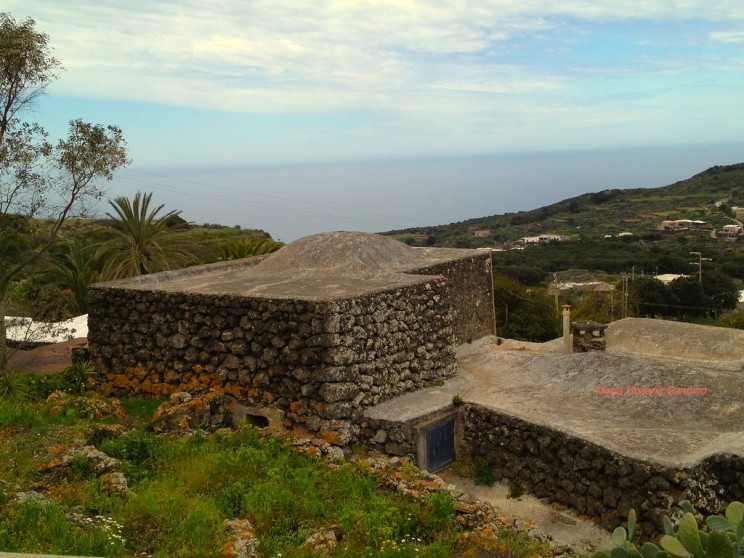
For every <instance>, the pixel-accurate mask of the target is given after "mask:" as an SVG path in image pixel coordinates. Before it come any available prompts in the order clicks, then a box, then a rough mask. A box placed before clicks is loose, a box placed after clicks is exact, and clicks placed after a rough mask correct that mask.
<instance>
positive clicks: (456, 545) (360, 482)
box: [0, 397, 544, 557]
mask: <svg viewBox="0 0 744 558" xmlns="http://www.w3.org/2000/svg"><path fill="white" fill-rule="evenodd" d="M156 403H157V400H138V401H135V400H131V401H127V400H125V401H123V406H124V408H125V409H127V410H128V411H130V412H132V413H136V414H137V416H131V417H128V418H127V423H130V424H137V423H139V424H140V425H141V426H139V427H136V428H134V429H132V430H130V431H129V432H128V433H127V434H125V435H123V436H121V437H118V438H114V439H110V438H106V437H105V436H104V437H100V436H99V437H96V438H95V443H96V446H97V447H98V448H99V449H100V450H101V451H103V452H105V453H106V454H108V455H111V456H112V457H116V458H117V459H119V460H120V461H121V471H122V472H123V473H124V474H125V475H126V477H127V479H128V482H129V487H130V492H129V494H128V495H127V496H126V497H122V496H121V495H118V494H115V493H113V494H112V493H110V492H107V491H106V490H105V489H104V488H103V486H102V485H101V482H100V481H99V480H98V479H97V478H96V476H95V474H94V473H93V472H92V470H91V465H92V464H91V462H90V461H89V460H88V459H87V458H84V457H77V458H75V459H73V461H72V463H71V464H70V467H69V473H68V474H67V476H66V477H65V478H62V479H57V480H56V481H54V482H53V477H50V476H48V475H46V476H45V475H43V474H41V473H40V472H39V471H40V470H41V469H42V466H43V465H44V463H45V462H46V461H48V460H49V459H50V457H51V456H50V453H49V452H50V449H51V448H54V447H63V448H69V447H71V446H72V444H73V440H74V438H75V437H76V436H78V437H79V436H80V435H81V434H84V433H86V432H90V431H91V430H92V428H91V423H90V421H88V420H87V419H85V418H84V417H82V416H75V415H69V416H51V415H49V414H48V413H47V410H46V407H45V406H44V405H43V404H42V403H40V402H35V401H32V400H29V399H22V398H19V397H15V398H13V399H11V398H4V399H0V460H2V462H3V463H4V467H3V468H2V469H0V503H2V504H3V505H2V506H0V550H2V551H11V552H37V553H58V554H75V555H86V554H89V555H90V554H93V555H101V556H133V555H138V556H160V557H165V556H169V557H170V556H217V555H218V554H219V550H220V548H221V547H222V545H223V544H224V543H225V542H226V534H225V530H224V521H225V520H226V519H233V518H239V519H249V520H250V521H251V523H252V524H253V525H254V526H255V529H256V536H257V537H258V540H259V541H260V544H259V548H258V551H259V552H260V553H261V554H262V555H263V556H279V555H281V556H284V557H292V556H304V555H305V554H304V551H303V550H302V545H303V544H304V542H305V540H306V539H307V538H308V537H309V536H310V535H312V534H313V533H316V532H319V531H322V530H324V529H327V528H328V527H329V526H331V525H337V526H338V529H339V530H340V532H341V533H342V534H343V537H342V539H341V542H340V544H339V547H338V548H337V549H336V550H335V551H334V552H333V553H332V555H335V556H351V557H355V556H357V557H363V556H364V557H371V556H442V557H444V556H458V555H464V554H467V552H466V550H467V549H468V548H470V549H471V550H472V546H468V545H471V544H472V542H468V540H469V539H468V538H467V536H466V534H465V532H464V531H463V528H462V527H461V526H460V525H459V524H458V523H457V522H456V521H455V520H454V517H455V505H454V501H453V499H452V496H451V495H450V494H449V493H447V492H438V493H432V494H430V495H428V497H427V498H425V499H424V500H419V501H416V500H413V499H411V498H408V497H404V496H402V495H400V494H397V493H392V492H389V491H388V490H385V489H383V488H382V485H381V484H380V482H379V481H378V479H377V478H376V477H375V476H373V475H371V474H369V473H367V472H366V465H364V466H363V465H362V464H360V465H355V464H354V463H348V464H343V465H341V466H339V467H337V468H328V467H327V466H325V465H324V464H323V463H322V462H320V461H317V460H312V459H310V458H307V457H304V456H302V455H300V454H298V453H295V452H293V451H291V450H290V449H288V448H287V447H285V446H284V445H283V443H282V442H281V441H280V440H278V439H275V438H271V437H264V436H261V435H260V434H259V432H258V431H257V430H255V429H253V428H251V427H247V428H245V429H243V430H240V431H236V432H232V431H230V432H218V433H216V434H213V435H210V436H208V437H205V436H191V437H181V438H172V437H156V436H155V435H153V434H152V433H151V432H149V431H147V430H146V425H147V424H148V422H149V411H150V410H151V409H152V408H153V407H154V406H155V405H156ZM408 473H409V472H408V471H407V474H408ZM410 474H413V473H410ZM32 487H33V488H34V489H36V490H37V491H41V492H42V493H43V494H44V497H45V500H44V501H41V502H33V501H26V502H24V503H19V502H18V501H17V500H16V499H15V497H14V495H15V493H17V492H26V491H28V490H30V489H31V488H32ZM473 540H475V539H473ZM510 540H511V539H510ZM514 541H515V542H514V543H513V544H512V543H509V544H510V545H511V546H509V548H510V549H511V548H512V547H513V548H521V549H523V550H520V551H519V553H517V554H514V553H512V554H513V555H514V556H517V557H518V556H525V557H526V556H530V555H534V554H535V553H539V552H542V551H544V549H543V548H542V547H540V546H539V545H538V544H537V543H535V542H534V541H530V540H529V539H527V538H526V537H524V536H522V537H521V538H519V537H517V538H515V539H514ZM510 551H511V550H510Z"/></svg>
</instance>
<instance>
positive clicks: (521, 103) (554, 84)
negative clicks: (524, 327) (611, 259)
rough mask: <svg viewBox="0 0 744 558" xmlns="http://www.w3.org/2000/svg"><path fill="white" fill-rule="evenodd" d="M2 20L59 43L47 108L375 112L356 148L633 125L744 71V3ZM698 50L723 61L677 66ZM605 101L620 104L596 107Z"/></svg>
mask: <svg viewBox="0 0 744 558" xmlns="http://www.w3.org/2000/svg"><path fill="white" fill-rule="evenodd" d="M3 9H4V10H7V11H9V12H11V13H13V14H14V15H15V16H16V17H23V16H25V15H30V16H32V17H34V18H35V19H36V20H37V22H38V27H39V28H40V29H42V30H43V31H45V32H47V33H48V34H49V35H50V40H51V44H52V45H53V47H54V49H55V55H56V56H57V57H58V58H59V59H60V60H61V61H62V62H63V64H64V66H65V67H66V72H65V73H64V74H63V75H62V77H61V79H60V80H59V81H58V82H57V83H55V84H54V87H53V89H52V90H51V92H52V93H55V92H59V93H65V94H68V95H71V96H84V97H90V98H107V99H121V100H136V101H143V102H155V103H162V104H165V105H178V106H185V107H199V108H205V109H215V110H225V111H234V112H240V113H264V114H288V115H294V114H319V115H336V116H337V115H339V114H354V115H358V114H361V113H364V114H365V115H368V119H369V121H370V122H375V124H374V125H373V126H370V127H368V128H365V127H364V126H361V127H360V128H359V131H358V134H359V135H360V136H361V137H371V136H373V135H374V134H380V135H382V134H384V133H385V132H386V131H390V130H394V131H395V132H396V133H397V132H398V131H399V130H408V131H410V130H414V129H418V130H421V134H422V135H427V134H428V135H429V136H431V137H435V136H444V137H445V138H446V137H447V136H450V135H452V134H451V133H450V131H451V130H458V131H459V132H460V133H462V134H468V133H471V132H473V131H475V132H477V127H478V126H479V124H480V125H486V124H487V125H488V126H490V127H491V129H492V130H494V132H492V135H496V136H504V135H505V134H508V133H509V131H515V132H514V133H515V134H517V135H519V134H522V135H524V136H525V137H526V135H528V134H529V135H537V134H539V133H540V130H541V129H542V128H544V127H545V126H543V125H542V123H540V125H535V119H537V118H540V119H550V120H551V121H552V122H554V123H555V124H554V125H552V129H554V130H555V129H557V128H558V126H559V125H561V124H566V123H568V124H571V123H572V122H573V119H578V118H586V119H587V124H586V125H587V126H594V125H596V126H601V125H602V123H604V124H605V125H606V126H612V125H614V124H616V123H617V122H625V121H629V120H632V121H642V120H643V119H644V117H645V116H646V115H647V113H644V112H639V113H636V112H634V111H630V112H626V111H628V106H627V102H625V103H624V102H623V100H626V101H627V99H631V98H632V96H633V95H634V94H635V92H636V91H637V90H638V89H639V88H640V89H641V90H643V91H652V92H656V91H662V92H663V91H667V90H668V87H667V84H663V85H661V86H658V87H648V86H647V85H646V84H644V85H643V86H636V85H635V82H636V81H639V80H648V79H652V78H653V79H656V78H658V79H665V77H666V79H671V78H669V77H668V76H669V75H677V74H679V75H685V74H686V73H687V74H690V75H691V72H697V71H700V69H701V68H704V67H705V68H716V69H720V68H726V67H740V61H733V60H732V59H731V58H730V54H728V55H726V54H723V53H721V52H719V51H717V50H714V49H715V48H719V49H722V48H723V47H720V46H718V44H720V43H728V44H739V43H743V42H744V32H742V31H738V30H735V29H731V30H725V29H726V27H729V26H730V27H735V26H736V25H737V22H744V3H742V2H741V0H717V1H716V2H713V3H711V2H709V0H625V1H624V2H597V1H596V0H564V1H562V2H555V1H554V0H460V1H457V2H455V1H454V0H453V1H449V2H448V1H433V0H426V1H425V0H326V1H322V0H282V1H277V0H251V1H250V2H245V1H240V0H221V1H220V2H213V3H205V2H203V0H101V1H99V2H91V1H90V0H66V1H65V2H53V1H51V0H5V2H4V7H3ZM682 27H684V28H685V29H686V30H687V31H688V33H687V34H685V35H684V36H683V34H680V33H678V32H677V31H678V29H680V28H682ZM721 27H724V29H723V30H721V29H720V28H721ZM716 28H719V29H718V30H717V29H716ZM608 31H610V33H606V32H608ZM646 31H648V33H647V34H646V35H644V32H646ZM698 31H699V32H698ZM689 36H691V37H695V38H696V40H702V41H704V40H705V38H708V40H709V41H708V42H707V43H705V44H706V46H708V45H710V46H711V49H713V50H706V51H705V53H704V54H701V55H700V56H698V58H697V59H696V58H694V56H695V55H694V54H690V53H683V54H678V49H677V47H678V46H680V45H682V44H684V45H685V46H687V45H688V44H691V43H682V41H689V40H691V39H689ZM657 42H661V43H662V44H656V43H657ZM696 60H697V61H696ZM613 79H614V80H615V81H612V80H613ZM675 85H678V84H675ZM613 88H615V89H613ZM608 89H609V90H608ZM654 94H655V93H650V94H649V95H654ZM592 95H594V97H592ZM659 95H663V93H659ZM594 98H597V99H607V98H613V99H616V101H615V104H614V105H613V106H612V107H608V106H607V105H606V103H603V108H602V110H594V109H589V108H587V106H586V105H587V104H591V102H592V101H593V99H594ZM657 98H658V99H661V97H657ZM659 102H660V103H661V102H663V101H659ZM484 123H485V124H484ZM527 131H529V132H527ZM475 132H473V133H475ZM453 137H454V136H453ZM437 141H439V140H437ZM442 141H444V140H442Z"/></svg>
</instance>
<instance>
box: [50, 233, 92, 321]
mask: <svg viewBox="0 0 744 558" xmlns="http://www.w3.org/2000/svg"><path fill="white" fill-rule="evenodd" d="M94 248H95V244H94V241H93V239H91V238H90V237H87V236H83V237H72V238H70V239H69V240H67V241H66V242H64V243H62V244H60V245H59V249H58V250H57V251H56V252H55V253H54V254H53V255H52V258H51V260H50V262H49V267H48V270H49V271H48V273H49V275H50V276H51V277H52V279H53V280H54V282H55V283H57V284H58V285H59V286H61V287H64V288H67V289H70V292H71V293H72V296H73V298H74V300H75V308H74V309H73V310H74V312H75V313H76V315H79V314H85V313H86V312H87V311H88V302H87V296H88V287H90V286H91V285H92V284H93V283H95V282H97V281H100V279H101V273H100V271H99V270H98V269H97V267H96V265H95V262H94V253H93V252H94Z"/></svg>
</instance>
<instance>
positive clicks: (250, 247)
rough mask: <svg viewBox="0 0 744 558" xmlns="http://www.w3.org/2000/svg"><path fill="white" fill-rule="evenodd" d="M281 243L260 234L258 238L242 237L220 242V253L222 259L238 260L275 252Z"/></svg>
mask: <svg viewBox="0 0 744 558" xmlns="http://www.w3.org/2000/svg"><path fill="white" fill-rule="evenodd" d="M281 247H282V244H281V243H279V242H276V241H275V240H274V239H273V238H271V237H270V236H261V237H258V238H251V239H248V238H243V239H240V240H230V241H228V242H225V243H223V244H220V253H221V258H220V259H222V260H239V259H242V258H250V257H251V256H261V255H263V254H270V253H272V252H276V251H277V250H279V248H281Z"/></svg>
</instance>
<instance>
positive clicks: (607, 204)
mask: <svg viewBox="0 0 744 558" xmlns="http://www.w3.org/2000/svg"><path fill="white" fill-rule="evenodd" d="M732 206H739V207H742V206H744V163H739V164H736V165H727V166H715V167H711V168H709V169H707V170H705V171H703V172H701V173H699V174H696V175H695V176H693V177H691V178H689V179H687V180H683V181H680V182H676V183H675V184H670V185H668V186H663V187H660V188H631V189H613V190H602V191H600V192H594V193H589V194H582V195H580V196H576V197H573V198H568V199H565V200H563V201H560V202H558V203H554V204H552V205H546V206H544V207H540V208H537V209H533V210H531V211H520V212H518V213H505V214H502V215H492V216H489V217H479V218H475V219H468V220H466V221H461V222H459V223H451V224H449V225H439V226H434V227H421V228H411V229H403V230H396V231H390V232H388V233H385V234H388V235H392V236H394V237H396V238H398V239H400V240H402V241H404V242H406V243H407V244H411V245H419V246H421V245H427V246H448V247H458V248H476V247H487V246H492V247H493V246H501V245H505V246H509V245H510V244H512V243H514V242H516V241H517V240H518V239H520V238H522V237H530V236H537V235H561V236H563V237H565V238H570V239H574V240H578V239H581V240H596V239H601V238H604V237H606V236H607V235H611V236H617V235H618V234H619V233H622V232H626V233H627V232H629V233H633V235H635V236H643V235H649V234H650V235H657V236H658V234H659V232H658V231H659V225H660V223H661V221H662V220H671V219H689V220H697V221H705V223H706V224H705V225H704V228H706V229H712V228H715V229H717V230H721V228H722V227H723V225H726V224H731V223H733V222H734V221H733V220H732V219H731V216H732V215H733V213H732V212H731V211H730V208H731V207H732Z"/></svg>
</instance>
